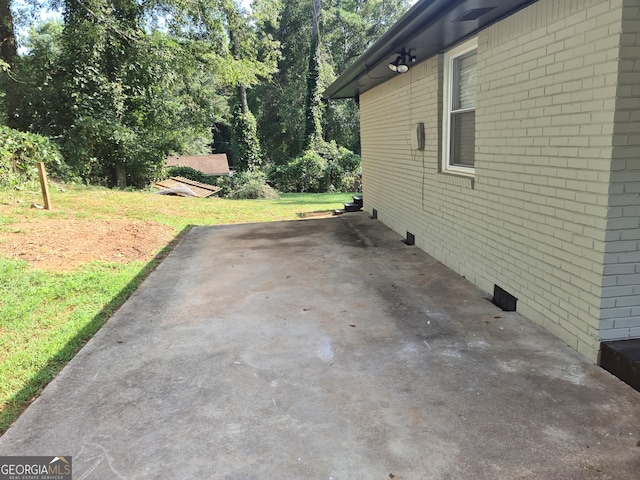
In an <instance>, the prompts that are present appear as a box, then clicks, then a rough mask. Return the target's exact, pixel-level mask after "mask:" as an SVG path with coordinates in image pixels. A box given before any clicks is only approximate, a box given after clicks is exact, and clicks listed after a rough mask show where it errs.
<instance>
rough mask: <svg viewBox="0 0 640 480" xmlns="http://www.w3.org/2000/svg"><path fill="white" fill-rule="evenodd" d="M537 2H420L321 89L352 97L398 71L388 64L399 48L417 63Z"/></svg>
mask: <svg viewBox="0 0 640 480" xmlns="http://www.w3.org/2000/svg"><path fill="white" fill-rule="evenodd" d="M536 1H537V0H419V1H418V2H417V3H416V4H415V5H414V6H413V7H412V8H411V9H409V11H408V12H407V13H406V14H405V15H404V16H402V18H400V20H398V22H396V24H395V25H394V26H392V27H391V28H390V29H389V30H388V31H387V32H386V33H385V34H384V35H382V37H380V39H378V41H376V42H375V43H374V44H373V45H372V46H371V47H369V49H367V51H365V52H364V53H363V54H362V55H361V56H360V57H359V58H358V59H357V60H356V61H355V62H354V63H353V64H352V65H351V66H350V67H349V68H348V69H347V70H345V72H344V73H343V74H342V75H341V76H340V77H339V78H338V79H337V80H336V81H335V82H333V83H332V84H331V85H330V86H329V88H327V90H326V91H325V92H324V93H323V96H324V97H325V98H329V99H331V98H351V97H357V96H359V95H360V94H362V93H364V92H366V91H367V90H370V89H372V88H373V87H375V86H377V85H379V84H381V83H383V82H386V81H387V80H389V79H391V78H392V77H393V76H395V75H398V74H397V73H394V72H392V71H391V70H389V68H388V65H389V63H391V62H393V61H394V60H395V59H396V56H397V54H398V52H399V51H400V50H402V49H403V48H404V49H405V50H410V51H411V54H412V55H415V57H416V61H417V62H421V61H423V60H426V59H427V58H430V57H432V56H433V55H435V54H437V53H439V52H441V51H443V50H444V49H446V48H447V47H449V46H451V45H453V44H455V43H457V42H458V41H460V40H462V39H464V38H465V37H468V36H469V35H471V34H473V33H475V32H477V31H479V30H482V29H483V28H485V27H487V26H489V25H491V24H492V23H495V22H497V21H498V20H500V19H502V18H504V17H507V16H509V15H511V14H513V13H514V12H516V11H517V10H520V9H522V8H523V7H525V6H527V5H530V4H532V3H535V2H536Z"/></svg>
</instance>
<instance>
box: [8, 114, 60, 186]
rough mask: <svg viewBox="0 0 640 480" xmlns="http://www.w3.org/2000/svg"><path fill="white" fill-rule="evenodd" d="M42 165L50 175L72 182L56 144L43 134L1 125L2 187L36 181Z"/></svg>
mask: <svg viewBox="0 0 640 480" xmlns="http://www.w3.org/2000/svg"><path fill="white" fill-rule="evenodd" d="M39 162H43V163H44V164H45V167H46V169H47V172H48V174H49V175H51V176H54V177H61V178H62V179H65V180H68V179H69V175H68V173H69V172H68V171H67V169H66V168H65V165H64V163H63V162H62V156H61V155H60V150H59V149H58V147H57V146H56V144H54V143H53V142H51V141H50V140H48V139H47V138H45V137H42V136H40V135H35V134H33V133H23V132H19V131H17V130H13V129H11V128H8V127H5V126H2V125H0V185H9V184H19V183H23V182H28V181H32V180H37V179H38V169H37V164H38V163H39Z"/></svg>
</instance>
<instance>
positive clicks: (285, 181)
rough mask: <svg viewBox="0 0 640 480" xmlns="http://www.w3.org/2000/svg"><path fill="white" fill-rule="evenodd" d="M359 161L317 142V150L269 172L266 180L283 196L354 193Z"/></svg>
mask: <svg viewBox="0 0 640 480" xmlns="http://www.w3.org/2000/svg"><path fill="white" fill-rule="evenodd" d="M359 170H360V157H359V156H358V155H356V154H355V153H353V152H351V151H349V150H347V149H346V148H344V147H339V146H338V145H337V144H336V143H335V142H320V143H319V144H318V147H317V149H316V150H307V151H306V152H305V154H304V155H302V156H300V157H298V158H296V159H295V160H294V161H292V162H290V163H289V164H287V165H274V166H272V167H271V168H270V169H269V175H268V176H269V180H270V181H271V182H272V183H273V184H274V185H275V186H276V188H277V189H278V190H280V191H282V192H327V191H341V192H346V191H356V190H358V186H359V184H360V172H359Z"/></svg>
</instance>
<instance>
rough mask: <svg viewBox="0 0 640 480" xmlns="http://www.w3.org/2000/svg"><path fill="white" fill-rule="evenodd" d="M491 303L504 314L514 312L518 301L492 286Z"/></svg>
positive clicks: (496, 286)
mask: <svg viewBox="0 0 640 480" xmlns="http://www.w3.org/2000/svg"><path fill="white" fill-rule="evenodd" d="M493 303H494V304H495V305H496V306H498V307H500V308H501V309H502V310H504V311H505V312H515V311H516V303H518V299H517V298H516V297H514V296H513V295H511V294H510V293H509V292H507V291H505V290H503V289H502V288H500V287H499V286H498V285H494V286H493Z"/></svg>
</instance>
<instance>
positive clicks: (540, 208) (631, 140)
mask: <svg viewBox="0 0 640 480" xmlns="http://www.w3.org/2000/svg"><path fill="white" fill-rule="evenodd" d="M625 1H628V0H625ZM620 2H621V0H615V1H614V2H613V3H611V2H610V1H608V0H579V1H578V0H576V1H574V0H567V1H566V2H565V1H562V2H560V1H559V0H539V1H538V2H536V3H534V4H532V5H530V6H529V7H527V8H525V9H523V10H520V11H518V12H516V13H515V14H513V15H511V16H510V17H508V18H506V19H504V20H502V21H501V22H498V23H497V24H494V25H492V26H491V27H489V28H487V29H486V30H484V31H482V32H481V33H480V34H479V37H478V44H479V51H478V94H477V109H476V178H475V185H473V187H472V182H471V180H470V179H468V178H461V177H456V176H452V175H445V174H441V173H438V169H439V159H440V155H441V152H440V151H439V149H440V148H441V139H440V138H438V135H440V128H441V126H440V122H441V118H439V115H438V114H437V113H434V112H438V111H439V109H441V103H440V102H441V99H440V94H441V92H440V91H439V89H440V85H441V81H442V78H441V74H442V64H441V60H442V57H441V56H436V57H433V58H432V59H429V60H427V61H426V62H424V63H421V64H420V65H416V66H414V67H413V68H412V69H411V70H410V73H409V74H408V75H405V76H397V77H393V78H392V79H391V80H390V81H388V82H386V83H384V84H382V85H380V86H378V87H376V88H375V89H373V90H371V91H369V92H366V93H364V94H363V95H362V96H361V123H362V152H363V176H364V189H365V191H364V198H365V203H366V206H367V209H370V208H376V209H377V210H378V215H379V218H380V220H381V221H383V222H384V223H386V224H387V225H389V226H390V227H391V228H392V229H393V230H395V231H396V232H398V233H399V234H400V235H404V234H405V233H406V231H407V230H409V231H412V232H416V234H417V240H418V243H419V246H420V248H423V249H425V250H426V251H427V252H428V253H430V254H431V255H433V256H434V257H435V258H437V259H438V260H440V261H442V262H444V263H445V264H447V265H449V266H450V267H451V268H454V269H455V270H457V271H458V272H459V273H461V274H464V275H465V276H467V278H468V279H470V280H471V281H473V282H474V283H476V284H477V285H479V286H481V288H485V289H486V290H490V289H491V288H492V287H493V284H499V285H503V286H506V287H508V288H509V289H510V290H511V291H512V292H513V293H514V294H515V295H516V296H517V297H518V298H519V305H518V306H519V310H520V311H521V313H523V314H526V315H527V316H529V318H531V319H532V320H533V321H535V322H537V323H539V324H540V325H543V326H544V327H545V328H547V329H548V330H549V331H551V332H552V333H554V334H556V335H558V336H559V337H561V338H562V339H563V340H565V341H566V342H567V343H569V344H572V345H574V346H575V348H578V349H579V350H580V351H582V352H585V353H587V354H588V355H589V356H590V358H592V359H594V360H595V355H596V354H597V350H598V343H599V341H600V340H601V339H606V338H629V335H630V329H631V328H636V327H637V326H638V324H637V323H633V321H631V320H627V319H630V318H634V315H635V316H636V317H638V313H635V314H634V313H633V312H634V311H636V310H634V309H638V310H640V305H637V304H634V303H633V300H631V299H632V298H633V296H634V292H635V290H634V288H635V286H634V285H633V284H632V282H633V281H634V279H635V278H637V276H638V275H640V258H638V256H637V255H635V253H634V251H633V250H632V249H633V247H634V246H635V250H638V248H637V247H638V240H639V239H638V238H636V237H632V236H627V237H623V232H633V231H634V229H639V228H640V223H639V222H640V219H639V218H638V214H637V212H636V210H635V208H636V207H638V204H637V203H635V204H634V203H632V200H627V199H625V198H623V195H624V194H625V192H627V193H628V194H629V197H630V198H631V197H633V198H634V199H635V200H637V198H635V197H637V194H638V193H640V168H636V169H634V170H632V169H631V165H632V161H633V160H632V159H636V163H637V158H638V148H637V146H636V142H640V134H638V133H637V132H640V113H637V112H636V110H640V102H638V104H637V105H636V103H634V102H635V99H634V98H633V95H634V88H635V87H634V85H632V83H633V82H636V81H637V76H636V74H634V73H633V72H634V69H637V70H635V71H640V55H638V51H637V49H636V48H635V45H637V44H634V43H633V42H634V41H635V40H636V38H637V37H635V36H634V37H633V41H632V39H631V34H632V32H630V31H629V30H630V29H631V27H629V26H627V25H626V22H625V25H622V22H621V19H622V9H621V5H622V4H621V3H620ZM631 24H632V25H633V23H631ZM633 34H634V35H635V33H633ZM620 44H622V45H623V47H624V50H622V49H619V45H620ZM619 50H620V52H621V53H622V54H623V55H622V57H623V58H621V57H620V55H619V54H618V52H619ZM619 60H622V61H627V63H628V64H629V67H624V68H627V69H628V72H629V75H625V76H620V78H621V80H623V81H624V82H627V83H628V84H629V85H628V87H627V86H624V85H622V86H619V85H618V76H619V69H620V68H623V67H622V63H620V62H619ZM636 62H637V66H636ZM623 71H624V70H623ZM416 92H420V94H417V93H416ZM620 94H623V95H627V96H631V97H624V98H618V96H619V95H620ZM405 112H410V115H407V114H406V113H405ZM614 119H615V122H616V123H615V124H614V123H613V121H614ZM632 119H633V120H632ZM419 121H422V122H425V125H426V127H427V137H428V143H429V145H428V148H427V149H426V150H425V151H424V152H423V153H421V156H420V158H416V155H415V151H412V150H411V135H412V131H413V126H414V125H415V123H417V122H419ZM633 122H635V123H633ZM623 124H624V125H623ZM614 139H615V141H614ZM422 155H423V156H422ZM612 158H613V159H615V160H614V161H613V162H612ZM612 171H614V172H619V177H613V176H612ZM636 171H637V172H638V175H637V178H636V177H634V176H633V175H634V174H633V173H630V172H636ZM609 177H611V179H612V182H613V183H612V186H611V187H610V186H609V185H608V182H609ZM634 182H636V183H634ZM616 191H617V192H618V194H617V195H614V193H615V192H616ZM614 197H615V198H614ZM423 198H424V202H423ZM625 208H629V209H630V210H629V215H625V214H624V213H625V212H624V210H623V209H625ZM603 272H604V274H605V277H601V275H602V273H603ZM603 286H604V288H603ZM638 288H639V289H640V286H639V287H638ZM638 291H639V292H640V290H638ZM629 292H631V293H629ZM616 302H618V303H616ZM616 321H619V322H622V323H619V324H618V325H614V322H616ZM625 322H626V323H625ZM619 325H629V326H628V327H620V328H618V327H619Z"/></svg>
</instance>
